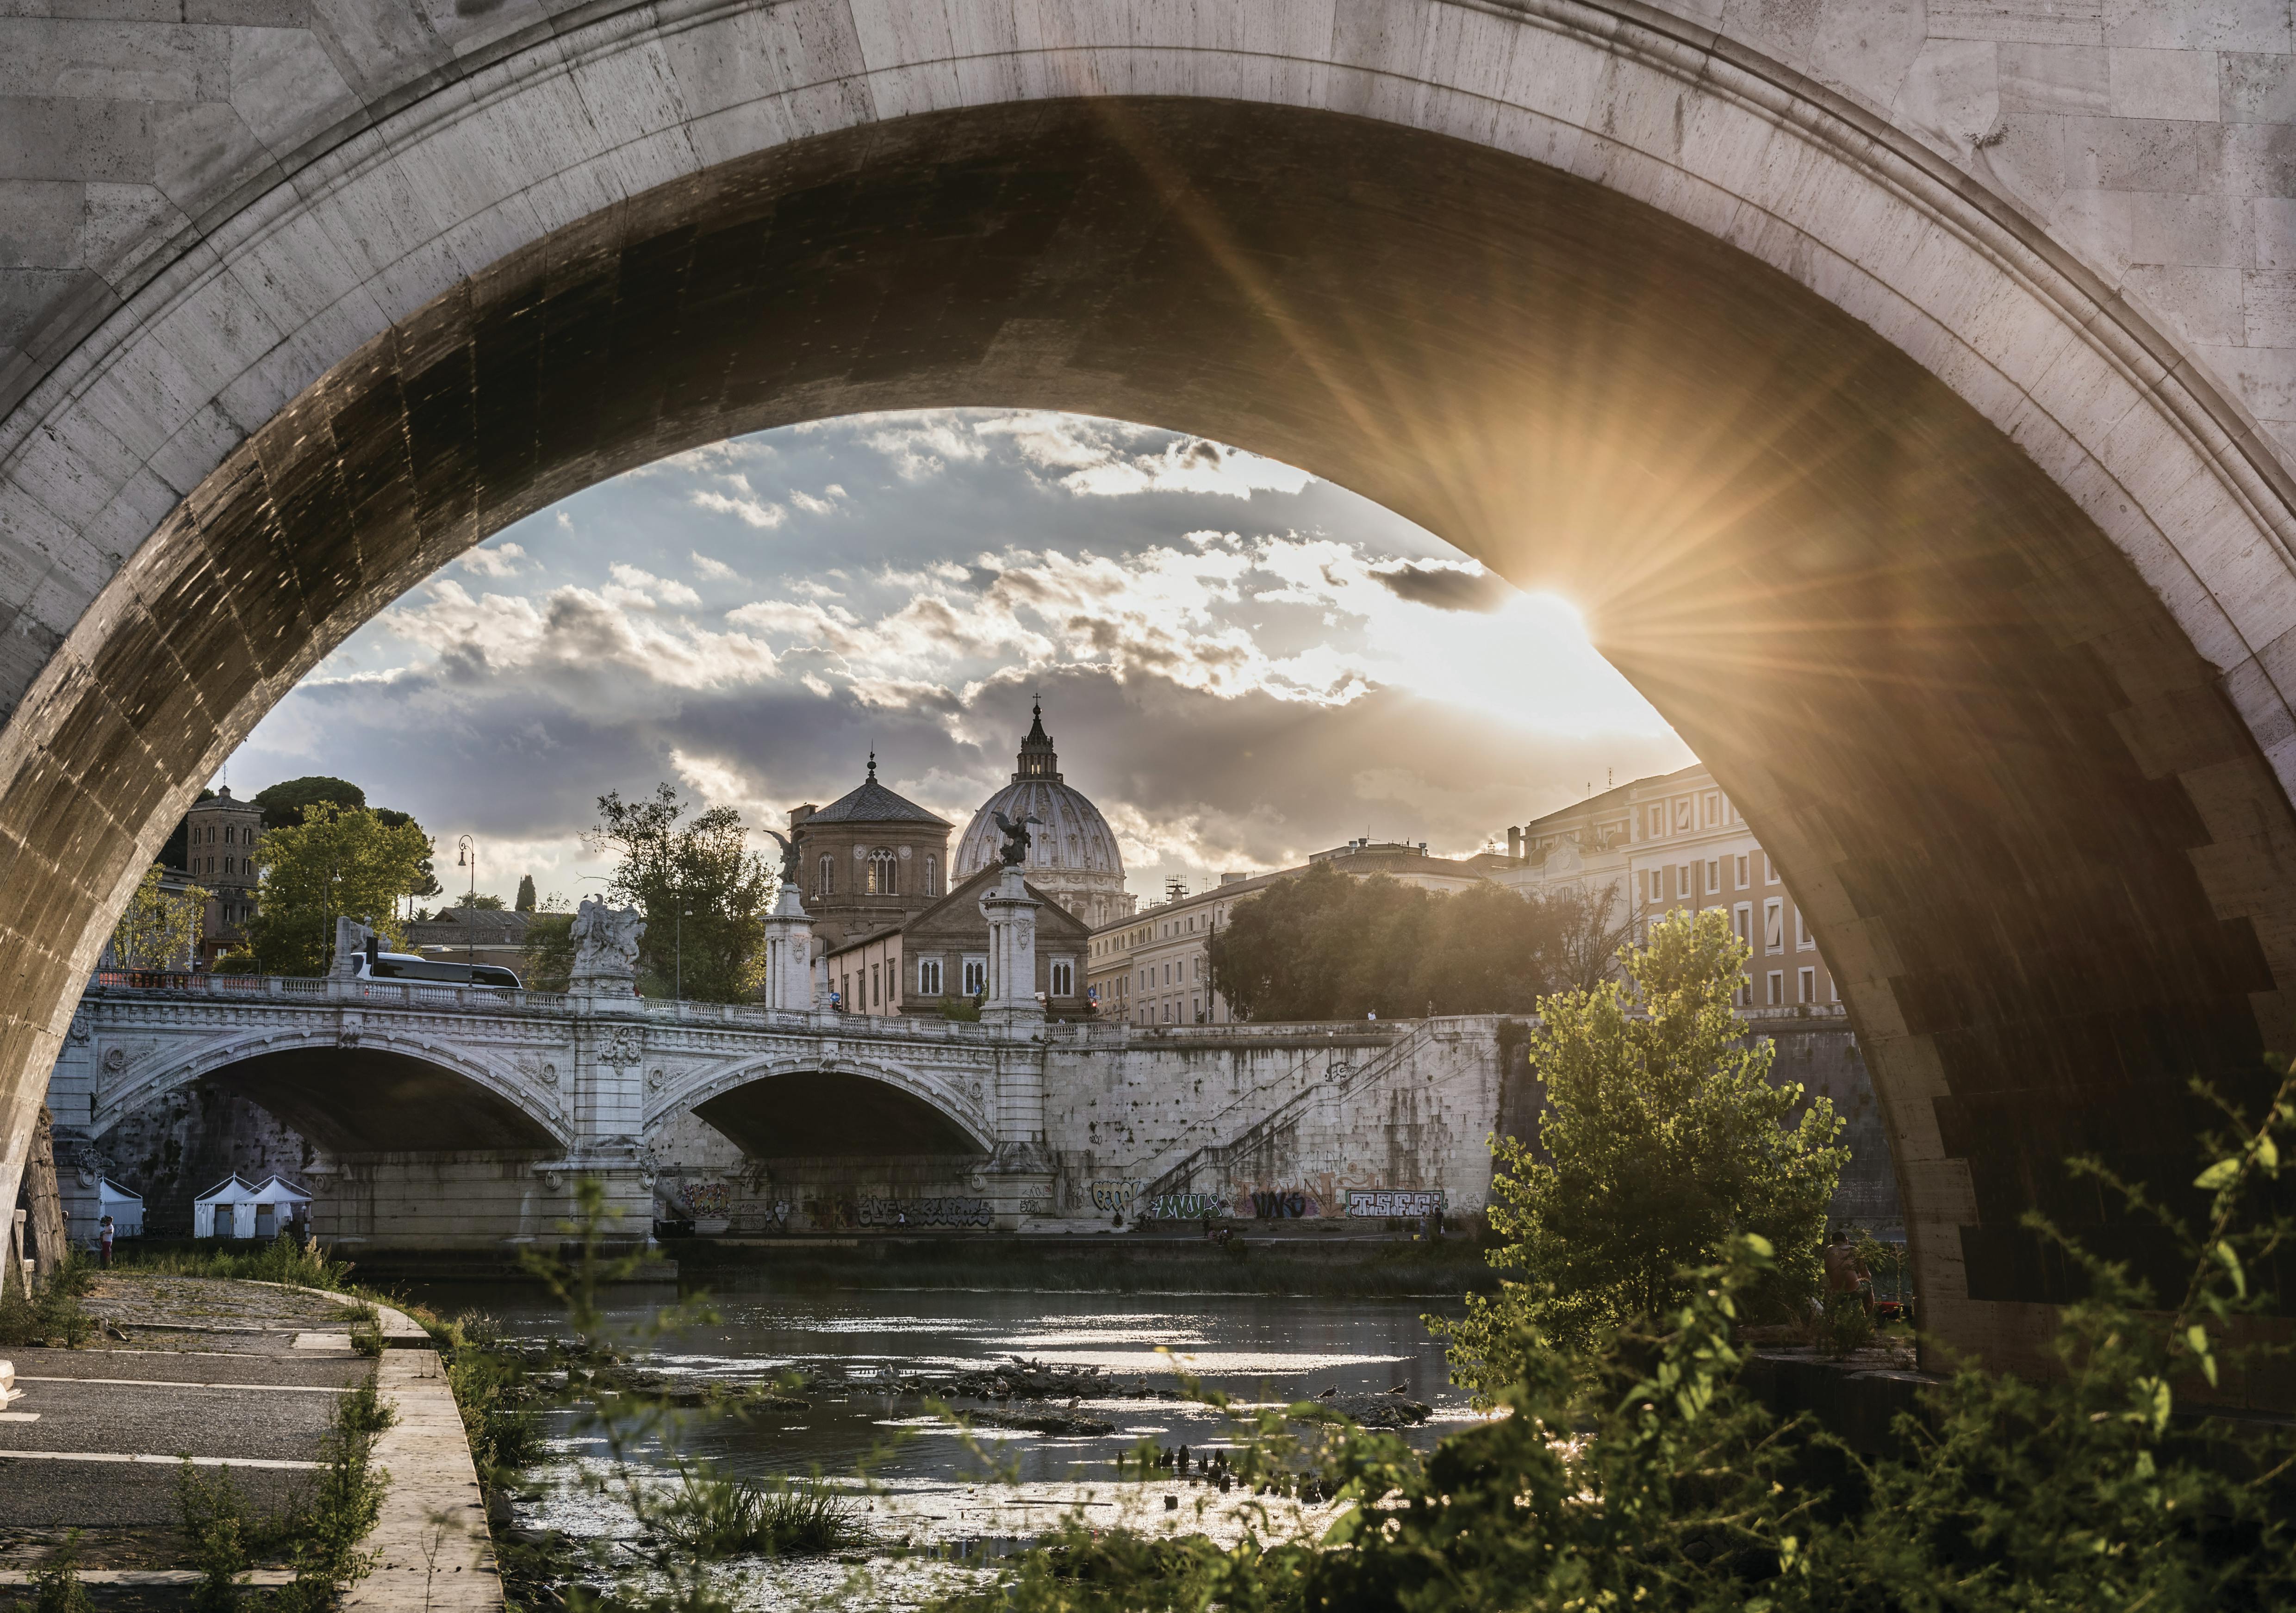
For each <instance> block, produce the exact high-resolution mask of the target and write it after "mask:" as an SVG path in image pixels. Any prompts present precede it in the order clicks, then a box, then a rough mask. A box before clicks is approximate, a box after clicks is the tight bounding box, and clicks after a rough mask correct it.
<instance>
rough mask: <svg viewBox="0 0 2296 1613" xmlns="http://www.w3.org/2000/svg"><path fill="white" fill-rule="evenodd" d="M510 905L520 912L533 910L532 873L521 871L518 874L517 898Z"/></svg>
mask: <svg viewBox="0 0 2296 1613" xmlns="http://www.w3.org/2000/svg"><path fill="white" fill-rule="evenodd" d="M512 905H513V906H514V907H515V908H516V909H517V910H518V911H519V912H520V913H532V912H533V911H534V876H533V875H532V874H530V873H522V874H521V875H519V876H518V900H517V901H516V902H515V903H513V904H512Z"/></svg>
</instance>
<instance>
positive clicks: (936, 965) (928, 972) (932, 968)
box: [917, 958, 940, 997]
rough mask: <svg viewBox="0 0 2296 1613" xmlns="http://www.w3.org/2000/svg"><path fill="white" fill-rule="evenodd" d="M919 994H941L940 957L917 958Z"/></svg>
mask: <svg viewBox="0 0 2296 1613" xmlns="http://www.w3.org/2000/svg"><path fill="white" fill-rule="evenodd" d="M917 995H919V996H921V997H937V996H939V995H940V960H939V958H919V959H918V960H917Z"/></svg>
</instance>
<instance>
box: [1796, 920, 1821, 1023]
mask: <svg viewBox="0 0 2296 1613" xmlns="http://www.w3.org/2000/svg"><path fill="white" fill-rule="evenodd" d="M1816 945H1817V938H1816V936H1814V935H1812V934H1810V933H1809V921H1808V919H1807V918H1806V917H1804V916H1803V914H1802V911H1801V908H1800V906H1799V905H1797V906H1796V907H1795V908H1794V946H1795V948H1796V949H1797V950H1799V951H1801V952H1808V951H1810V950H1811V949H1812V948H1814V947H1815V946H1816ZM1804 1001H1808V999H1807V998H1805V999H1804Z"/></svg>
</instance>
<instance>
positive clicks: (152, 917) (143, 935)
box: [111, 863, 211, 969]
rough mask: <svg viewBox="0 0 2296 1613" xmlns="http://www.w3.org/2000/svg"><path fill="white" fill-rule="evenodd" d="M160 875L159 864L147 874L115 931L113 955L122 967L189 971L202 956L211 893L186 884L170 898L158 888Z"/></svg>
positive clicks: (166, 892)
mask: <svg viewBox="0 0 2296 1613" xmlns="http://www.w3.org/2000/svg"><path fill="white" fill-rule="evenodd" d="M162 872H164V871H163V870H162V869H161V868H160V864H157V863H154V864H152V866H151V867H149V868H147V869H145V870H144V871H143V880H141V881H140V882H139V883H138V884H137V885H136V887H135V894H134V895H132V896H130V897H128V898H127V909H126V910H125V911H124V912H122V913H120V915H119V923H117V924H115V925H113V926H112V927H111V955H112V956H113V957H115V958H117V959H119V967H120V968H122V969H189V968H190V967H191V964H192V959H193V957H194V956H196V955H197V954H198V953H199V948H200V938H201V936H202V935H204V934H205V933H206V931H207V916H208V897H209V895H210V894H211V893H210V892H209V891H207V890H203V889H201V888H200V887H199V886H197V885H187V886H185V887H184V889H183V890H182V891H181V892H179V893H175V894H170V893H169V892H168V891H166V890H164V889H162V888H160V874H161V873H162Z"/></svg>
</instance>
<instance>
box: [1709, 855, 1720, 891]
mask: <svg viewBox="0 0 2296 1613" xmlns="http://www.w3.org/2000/svg"><path fill="white" fill-rule="evenodd" d="M1721 888H1722V859H1721V858H1720V857H1709V858H1707V859H1706V894H1707V895H1708V896H1714V895H1716V894H1718V892H1719V891H1720V890H1721Z"/></svg>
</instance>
